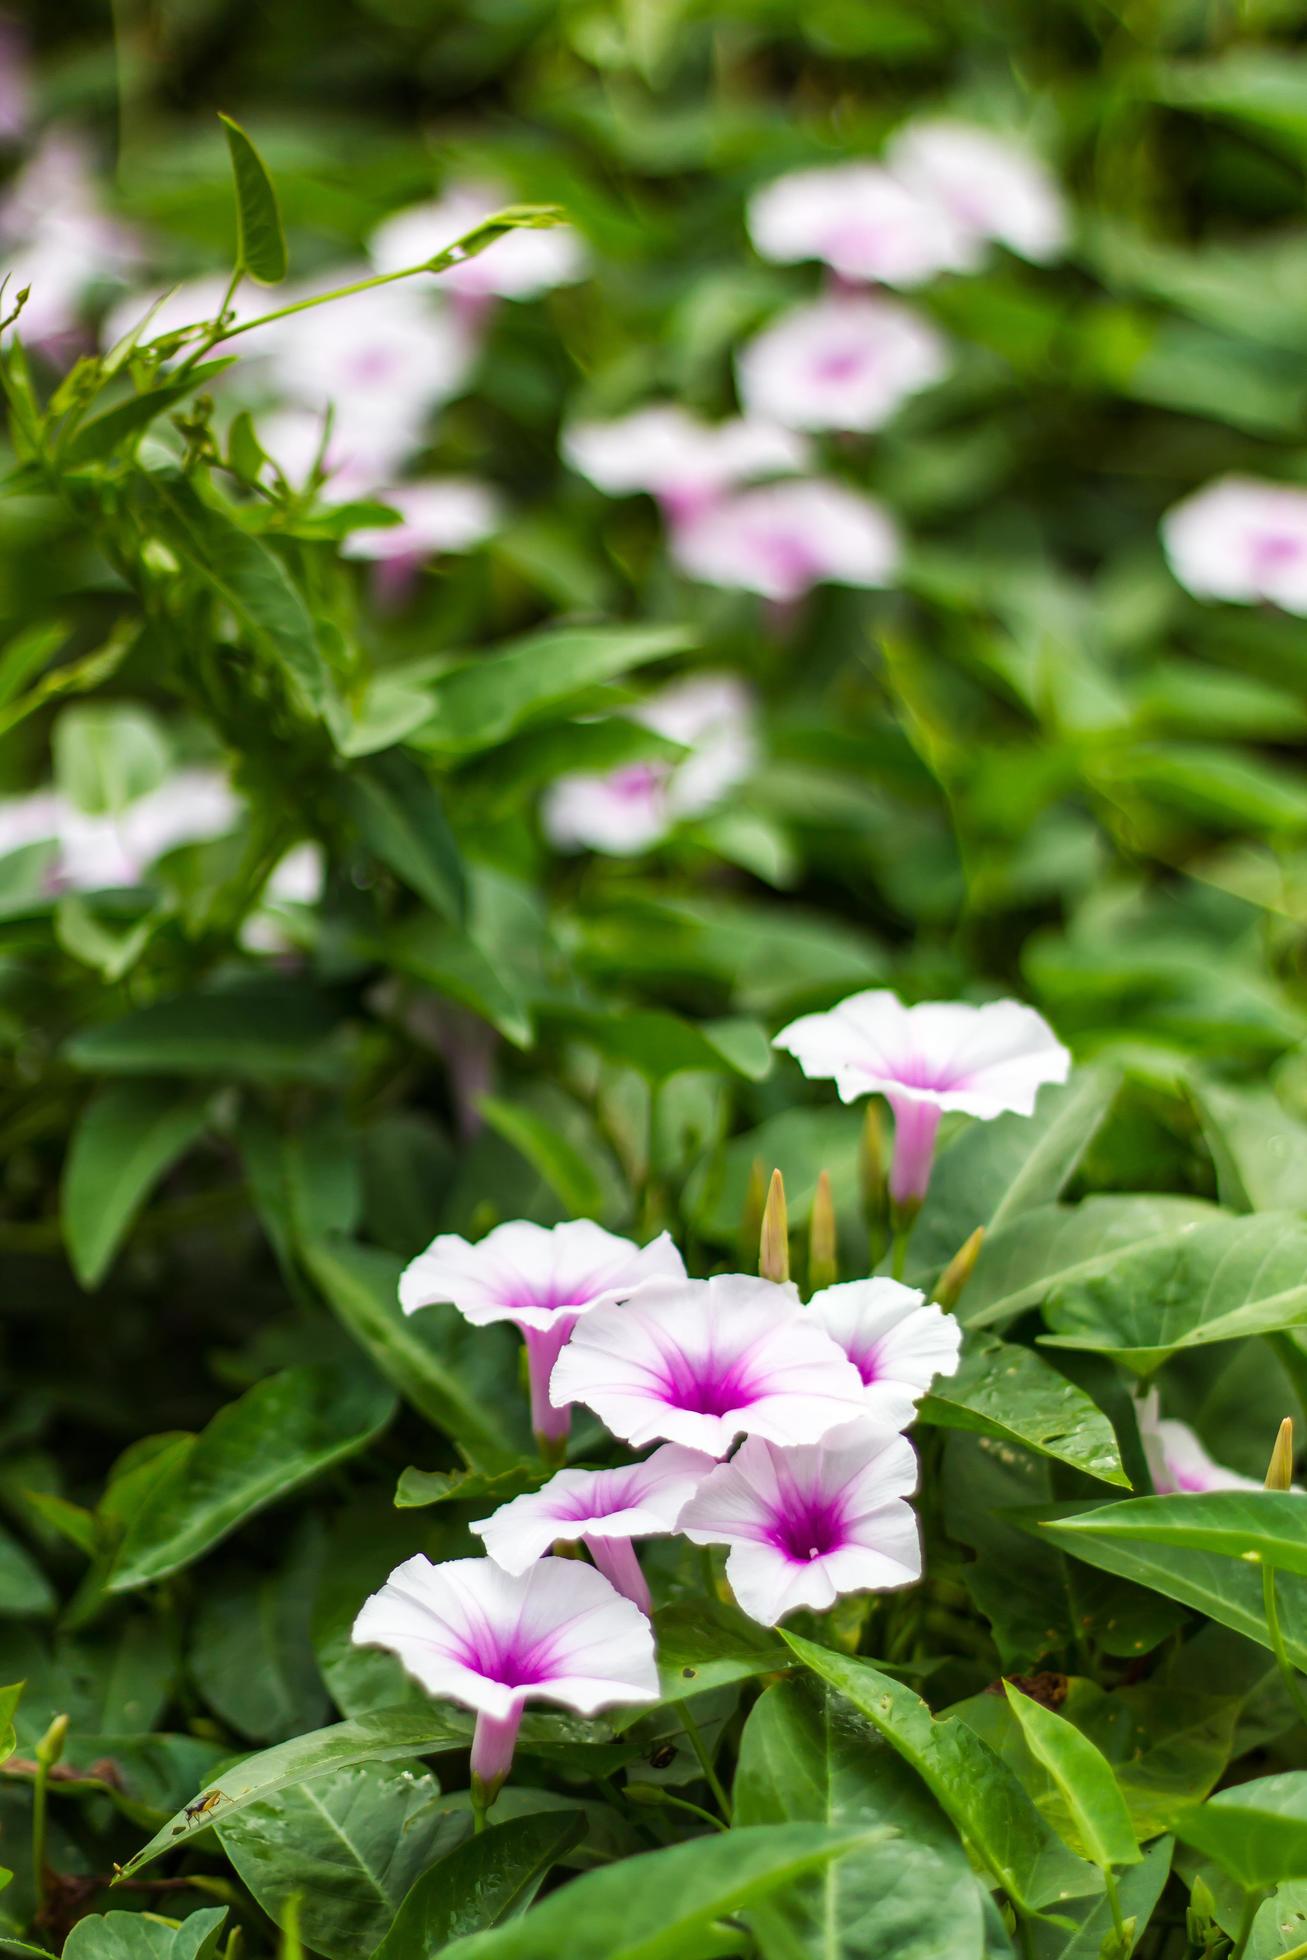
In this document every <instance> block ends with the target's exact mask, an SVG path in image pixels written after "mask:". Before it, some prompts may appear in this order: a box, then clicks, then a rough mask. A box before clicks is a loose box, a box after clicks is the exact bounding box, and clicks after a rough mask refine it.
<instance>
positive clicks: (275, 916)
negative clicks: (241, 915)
mask: <svg viewBox="0 0 1307 1960" xmlns="http://www.w3.org/2000/svg"><path fill="white" fill-rule="evenodd" d="M326 880H327V862H326V857H325V855H324V853H323V849H322V846H321V844H313V843H309V842H308V841H307V840H306V841H305V842H303V843H300V844H294V845H292V846H291V848H290V850H289V851H287V852H286V854H285V856H284V857H282V858H280V859H279V860H278V862H277V863H276V864H275V865H274V867H273V869H272V872H271V875H270V876H269V878H268V882H267V884H266V885H265V886H264V888H263V894H262V896H261V898H260V900H259V903H258V905H257V906H256V907H255V909H254V910H253V911H252V912H251V913H250V914H249V915H248V917H247V918H246V919H245V921H244V923H243V924H242V926H241V930H240V943H241V945H242V946H243V947H244V948H245V950H246V952H248V953H269V954H272V955H273V956H279V955H282V954H286V953H291V952H294V951H295V949H296V933H295V925H296V923H297V920H296V914H297V913H301V912H303V911H304V910H305V909H306V908H307V907H308V906H311V905H316V904H317V903H318V901H319V899H320V898H321V897H322V893H323V890H324V887H325V885H326Z"/></svg>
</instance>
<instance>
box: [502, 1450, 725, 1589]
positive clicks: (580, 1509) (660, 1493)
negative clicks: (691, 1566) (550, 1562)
mask: <svg viewBox="0 0 1307 1960" xmlns="http://www.w3.org/2000/svg"><path fill="white" fill-rule="evenodd" d="M713 1462H714V1459H713V1458H712V1457H711V1456H706V1455H705V1454H704V1453H703V1452H702V1451H701V1450H687V1449H683V1448H682V1447H681V1446H680V1445H679V1444H678V1443H664V1444H663V1446H662V1448H661V1449H657V1450H655V1451H654V1453H653V1455H652V1456H649V1457H646V1458H645V1460H644V1462H643V1463H625V1464H622V1465H620V1466H619V1467H618V1468H617V1469H613V1470H560V1471H559V1472H558V1474H557V1475H556V1476H554V1477H551V1478H550V1480H549V1482H548V1483H547V1484H546V1485H545V1487H544V1489H543V1490H537V1491H527V1492H525V1493H524V1495H523V1496H521V1497H515V1498H513V1499H512V1501H511V1502H510V1503H508V1504H502V1505H501V1506H500V1508H499V1509H498V1510H497V1511H496V1512H495V1514H494V1516H493V1517H489V1518H480V1519H478V1520H477V1521H476V1522H475V1523H474V1524H470V1525H469V1526H468V1529H469V1531H474V1532H476V1534H477V1535H478V1537H479V1538H481V1539H482V1541H483V1542H484V1544H485V1548H486V1550H487V1551H488V1552H489V1554H490V1556H491V1558H492V1559H494V1560H495V1562H496V1564H497V1565H502V1566H503V1568H504V1570H505V1572H512V1573H520V1572H525V1571H526V1570H527V1569H528V1567H529V1566H531V1565H534V1563H535V1561H536V1560H537V1559H538V1558H542V1557H543V1556H544V1554H545V1553H546V1552H547V1551H548V1550H549V1547H550V1546H551V1545H553V1544H556V1543H557V1542H558V1541H559V1540H560V1539H563V1540H568V1541H572V1540H576V1539H579V1540H580V1542H581V1543H582V1544H583V1545H584V1546H585V1547H586V1549H587V1551H588V1552H589V1553H590V1556H591V1558H592V1559H593V1560H594V1562H595V1564H596V1565H597V1566H598V1568H599V1570H600V1571H601V1572H602V1573H603V1575H604V1577H605V1578H606V1579H608V1580H609V1581H610V1583H611V1584H612V1585H614V1586H616V1588H617V1590H618V1592H620V1593H624V1594H625V1596H626V1597H627V1598H628V1599H632V1600H634V1601H635V1603H636V1605H637V1606H638V1607H639V1608H640V1610H641V1612H643V1613H652V1611H653V1601H652V1599H651V1598H650V1596H649V1587H648V1584H647V1582H646V1580H645V1577H644V1574H643V1573H642V1572H641V1570H640V1562H639V1560H638V1558H637V1557H636V1554H635V1548H634V1546H633V1545H632V1543H631V1540H632V1539H633V1538H650V1537H659V1538H662V1537H667V1536H668V1535H669V1534H670V1533H672V1532H673V1531H675V1529H676V1521H677V1519H678V1518H679V1517H680V1515H681V1512H682V1510H683V1509H684V1507H685V1505H686V1504H687V1503H688V1502H689V1500H690V1499H691V1498H692V1497H693V1496H694V1493H695V1492H696V1491H697V1490H698V1488H699V1486H700V1484H701V1483H702V1482H703V1480H704V1478H705V1476H706V1475H707V1474H708V1472H709V1470H711V1469H712V1467H713Z"/></svg>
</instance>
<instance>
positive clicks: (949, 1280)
mask: <svg viewBox="0 0 1307 1960" xmlns="http://www.w3.org/2000/svg"><path fill="white" fill-rule="evenodd" d="M984 1243H985V1228H984V1226H983V1225H977V1227H976V1229H975V1231H974V1232H973V1233H972V1234H971V1237H970V1238H969V1239H967V1240H965V1241H964V1243H963V1244H962V1245H960V1246H959V1247H958V1249H957V1251H956V1252H955V1253H954V1254H953V1257H952V1258H951V1259H950V1260H949V1262H948V1264H947V1266H945V1268H944V1270H943V1272H942V1273H941V1274H940V1276H939V1285H938V1286H937V1287H936V1288H935V1299H936V1300H937V1301H938V1302H939V1304H940V1306H941V1307H943V1309H944V1311H945V1313H952V1311H953V1309H954V1307H956V1305H957V1303H958V1301H959V1300H960V1299H961V1298H962V1289H963V1288H964V1287H965V1285H966V1283H967V1281H968V1280H969V1279H970V1278H971V1275H972V1274H973V1273H974V1272H975V1270H976V1261H977V1259H979V1257H980V1248H981V1247H982V1246H983V1245H984Z"/></svg>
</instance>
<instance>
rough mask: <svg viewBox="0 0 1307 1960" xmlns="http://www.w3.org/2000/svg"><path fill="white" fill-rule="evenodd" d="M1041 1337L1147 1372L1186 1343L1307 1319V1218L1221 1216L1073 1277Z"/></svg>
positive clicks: (1058, 1295)
mask: <svg viewBox="0 0 1307 1960" xmlns="http://www.w3.org/2000/svg"><path fill="white" fill-rule="evenodd" d="M1045 1318H1046V1319H1047V1320H1048V1322H1049V1324H1050V1325H1051V1326H1052V1327H1053V1328H1054V1330H1055V1331H1054V1332H1053V1333H1052V1334H1046V1335H1044V1336H1042V1337H1041V1338H1042V1339H1043V1341H1044V1342H1045V1344H1046V1345H1048V1346H1052V1347H1069V1348H1086V1349H1089V1350H1090V1351H1091V1352H1093V1353H1097V1354H1111V1355H1114V1356H1116V1358H1117V1359H1118V1360H1120V1361H1124V1362H1125V1363H1126V1364H1127V1365H1128V1366H1130V1367H1133V1368H1137V1369H1139V1370H1140V1371H1141V1372H1143V1373H1148V1372H1149V1371H1151V1370H1152V1369H1154V1368H1156V1367H1157V1366H1158V1365H1159V1363H1160V1362H1163V1361H1165V1360H1166V1358H1167V1356H1168V1355H1170V1354H1174V1353H1175V1352H1176V1350H1177V1349H1180V1348H1189V1347H1205V1346H1208V1345H1210V1344H1211V1343H1212V1342H1214V1341H1233V1340H1239V1339H1241V1338H1242V1337H1243V1336H1244V1335H1247V1334H1268V1333H1272V1332H1274V1331H1275V1330H1276V1329H1278V1328H1286V1327H1301V1326H1304V1325H1307V1219H1305V1218H1300V1217H1297V1216H1296V1215H1294V1214H1293V1213H1290V1212H1270V1211H1268V1212H1258V1213H1257V1214H1256V1215H1254V1216H1253V1217H1250V1218H1230V1217H1218V1218H1215V1219H1213V1220H1211V1221H1210V1222H1209V1223H1206V1224H1201V1225H1193V1226H1191V1227H1190V1229H1189V1230H1188V1231H1186V1232H1181V1233H1180V1234H1179V1235H1177V1237H1176V1238H1174V1239H1172V1240H1170V1241H1169V1242H1164V1243H1162V1244H1159V1245H1154V1246H1143V1247H1140V1248H1138V1249H1136V1250H1135V1251H1134V1252H1132V1253H1130V1254H1128V1255H1126V1256H1125V1257H1124V1258H1122V1259H1119V1260H1117V1261H1116V1262H1114V1264H1113V1265H1112V1266H1111V1267H1110V1268H1108V1270H1106V1271H1105V1272H1100V1273H1099V1274H1098V1275H1097V1276H1096V1277H1093V1278H1082V1279H1079V1280H1072V1281H1064V1282H1063V1283H1062V1284H1060V1285H1058V1287H1057V1288H1056V1290H1055V1291H1054V1292H1053V1294H1052V1295H1051V1297H1050V1299H1049V1302H1048V1305H1047V1308H1046V1312H1045Z"/></svg>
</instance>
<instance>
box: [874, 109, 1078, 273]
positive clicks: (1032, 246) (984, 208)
mask: <svg viewBox="0 0 1307 1960" xmlns="http://www.w3.org/2000/svg"><path fill="white" fill-rule="evenodd" d="M886 162H887V163H888V164H889V167H890V169H891V170H892V171H893V173H894V175H895V176H896V177H897V178H898V180H899V182H900V183H902V184H904V185H906V186H907V188H908V189H909V190H910V191H912V192H914V193H915V194H916V196H918V197H920V198H921V199H922V200H923V202H925V203H927V204H929V205H932V206H933V207H934V208H935V209H936V210H940V211H944V212H946V213H947V214H948V216H949V218H950V219H951V220H952V221H953V224H954V226H955V227H956V229H957V231H958V232H959V233H960V234H961V235H962V237H963V238H964V239H969V240H973V241H975V242H976V243H977V244H983V243H985V242H987V241H989V240H990V239H993V240H996V241H997V242H998V243H999V244H1002V245H1006V246H1007V247H1008V249H1009V250H1010V251H1013V252H1016V253H1018V254H1019V255H1020V256H1021V257H1022V258H1026V259H1033V260H1035V261H1036V262H1041V263H1042V262H1043V261H1045V260H1047V259H1054V258H1056V257H1057V256H1058V254H1059V253H1060V252H1062V251H1063V250H1064V249H1065V247H1066V240H1067V217H1066V204H1065V200H1064V199H1063V196H1062V191H1061V188H1060V186H1059V184H1058V182H1057V180H1056V178H1055V177H1054V176H1053V175H1052V173H1051V171H1050V170H1049V169H1048V168H1047V166H1046V165H1045V164H1044V163H1042V162H1041V161H1040V159H1039V158H1038V157H1035V156H1032V155H1031V153H1030V151H1029V150H1027V149H1025V148H1024V147H1023V146H1022V145H1021V144H1019V143H1014V142H1012V141H1011V140H1010V139H1009V138H1008V137H1005V136H999V135H996V134H995V132H994V131H993V130H989V129H979V128H977V127H976V126H975V125H974V124H973V123H962V122H954V121H952V120H951V119H950V118H947V117H930V118H927V119H925V120H924V121H921V122H913V123H909V124H908V125H907V126H906V127H905V128H903V129H901V130H899V131H898V133H897V134H896V135H895V137H894V138H893V140H892V141H891V143H890V145H889V149H888V152H887V155H886Z"/></svg>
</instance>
